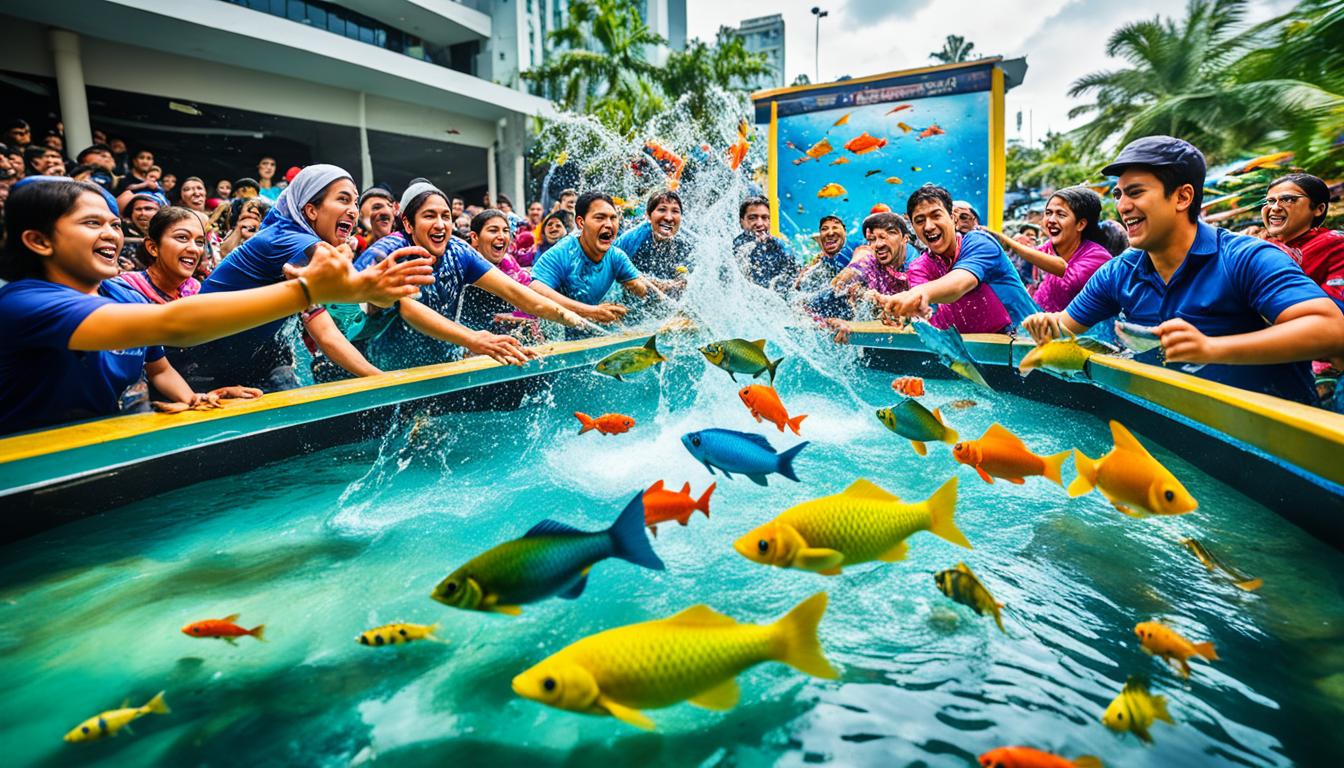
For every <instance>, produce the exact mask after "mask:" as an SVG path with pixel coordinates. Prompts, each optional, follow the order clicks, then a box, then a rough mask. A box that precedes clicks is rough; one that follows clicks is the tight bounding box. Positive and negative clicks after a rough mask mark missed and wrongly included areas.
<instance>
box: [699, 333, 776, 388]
mask: <svg viewBox="0 0 1344 768" xmlns="http://www.w3.org/2000/svg"><path fill="white" fill-rule="evenodd" d="M700 354H702V355H704V356H705V359H706V360H708V361H709V362H711V363H713V364H714V365H717V366H718V367H720V368H722V369H723V370H725V371H727V372H728V376H729V378H731V379H732V380H733V381H737V374H739V373H749V374H751V377H752V378H753V379H755V378H760V375H761V374H762V373H765V372H766V371H769V372H770V383H771V384H773V383H775V369H776V368H778V367H779V364H780V363H781V362H782V361H783V360H784V358H782V357H781V358H779V359H778V360H774V361H771V360H770V358H768V357H766V356H765V339H757V340H756V341H747V340H746V339H728V340H726V341H716V342H714V343H712V344H706V345H705V346H703V347H701V348H700Z"/></svg>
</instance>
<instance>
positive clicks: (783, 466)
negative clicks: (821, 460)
mask: <svg viewBox="0 0 1344 768" xmlns="http://www.w3.org/2000/svg"><path fill="white" fill-rule="evenodd" d="M809 445H811V443H809V442H807V441H803V442H801V443H799V444H797V445H795V446H793V447H792V448H790V449H789V450H787V451H785V452H783V453H781V454H779V474H781V475H783V476H785V477H787V478H789V479H790V480H792V481H794V482H795V483H796V482H798V475H796V474H795V473H794V471H793V460H794V459H796V458H798V454H799V453H800V452H801V451H802V450H803V449H804V448H806V447H807V446H809Z"/></svg>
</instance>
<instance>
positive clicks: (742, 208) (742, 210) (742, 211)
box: [737, 195, 770, 219]
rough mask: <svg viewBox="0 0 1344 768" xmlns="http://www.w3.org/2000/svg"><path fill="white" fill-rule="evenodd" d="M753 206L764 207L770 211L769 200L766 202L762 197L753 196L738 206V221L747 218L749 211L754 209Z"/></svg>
mask: <svg viewBox="0 0 1344 768" xmlns="http://www.w3.org/2000/svg"><path fill="white" fill-rule="evenodd" d="M753 205H764V206H765V208H766V210H770V201H769V200H766V199H765V198H764V197H761V196H760V195H752V196H751V197H748V198H747V199H746V200H743V201H742V204H741V205H739V206H737V218H738V219H742V218H745V217H746V215H747V209H748V208H750V207H752V206H753Z"/></svg>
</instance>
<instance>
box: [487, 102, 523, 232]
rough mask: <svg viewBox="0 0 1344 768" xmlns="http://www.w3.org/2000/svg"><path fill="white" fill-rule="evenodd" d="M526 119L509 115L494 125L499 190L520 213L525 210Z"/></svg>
mask: <svg viewBox="0 0 1344 768" xmlns="http://www.w3.org/2000/svg"><path fill="white" fill-rule="evenodd" d="M526 121H527V118H526V117H523V116H522V115H510V116H509V117H505V118H501V119H500V120H499V122H498V123H496V125H495V137H496V139H495V144H496V146H498V147H499V173H500V188H501V190H502V191H503V192H504V194H506V195H508V196H509V198H510V199H511V200H513V206H514V208H515V209H516V210H517V211H519V212H520V213H521V212H522V211H523V210H525V209H526V206H527V201H526V200H525V199H524V195H523V191H524V190H523V182H524V180H525V179H526V171H527V165H526V162H527V161H526V158H525V156H524V150H525V149H526V147H527V122H526Z"/></svg>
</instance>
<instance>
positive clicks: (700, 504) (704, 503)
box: [695, 483, 719, 520]
mask: <svg viewBox="0 0 1344 768" xmlns="http://www.w3.org/2000/svg"><path fill="white" fill-rule="evenodd" d="M718 486H719V484H718V483H710V484H709V487H708V488H706V489H705V492H704V493H703V494H701V496H700V500H699V501H697V502H695V509H698V510H700V511H701V512H704V513H705V519H706V520H708V519H709V497H710V496H712V495H713V494H714V489H715V488H717V487H718Z"/></svg>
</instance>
